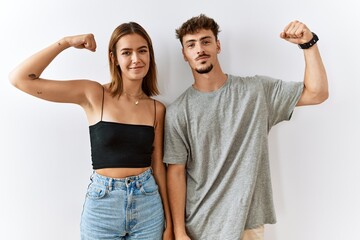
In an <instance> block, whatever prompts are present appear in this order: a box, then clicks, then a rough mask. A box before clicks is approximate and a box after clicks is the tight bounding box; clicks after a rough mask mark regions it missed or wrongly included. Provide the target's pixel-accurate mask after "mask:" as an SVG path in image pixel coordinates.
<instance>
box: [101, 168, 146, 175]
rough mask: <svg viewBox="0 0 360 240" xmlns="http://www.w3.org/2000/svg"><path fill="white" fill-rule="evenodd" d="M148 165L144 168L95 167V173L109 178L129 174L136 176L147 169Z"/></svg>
mask: <svg viewBox="0 0 360 240" xmlns="http://www.w3.org/2000/svg"><path fill="white" fill-rule="evenodd" d="M149 168H150V167H145V168H102V169H97V170H96V173H98V174H100V175H102V176H105V177H110V178H126V177H130V176H136V175H139V174H141V173H143V172H145V171H146V170H148V169H149Z"/></svg>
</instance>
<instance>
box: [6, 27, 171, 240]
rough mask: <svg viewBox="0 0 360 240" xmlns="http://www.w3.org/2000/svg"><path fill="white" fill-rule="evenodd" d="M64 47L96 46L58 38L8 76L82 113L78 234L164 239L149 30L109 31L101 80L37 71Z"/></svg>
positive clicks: (167, 235)
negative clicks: (87, 149) (87, 146)
mask: <svg viewBox="0 0 360 240" xmlns="http://www.w3.org/2000/svg"><path fill="white" fill-rule="evenodd" d="M70 47H74V48H78V49H87V50H90V51H95V50H96V42H95V39H94V36H93V34H84V35H77V36H69V37H64V38H62V39H61V40H59V41H58V42H56V43H53V44H51V45H50V46H48V47H46V48H45V49H43V50H41V51H40V52H38V53H36V54H34V55H33V56H31V57H30V58H28V59H26V60H25V61H24V62H23V63H22V64H20V65H19V66H18V67H16V68H15V69H14V70H13V71H12V73H11V74H10V80H11V82H12V84H13V85H14V86H15V87H17V88H18V89H20V90H21V91H24V92H26V93H28V94H31V95H33V96H35V97H38V98H41V99H44V100H48V101H53V102H63V103H75V104H78V105H80V106H81V107H82V108H83V109H84V111H85V113H86V116H87V119H88V122H89V128H90V129H89V130H90V140H91V155H92V165H93V169H94V172H93V174H92V176H91V183H90V185H89V187H88V190H87V194H86V200H85V203H84V209H83V213H82V217H81V239H84V240H85V239H86V240H89V239H94V240H95V239H96V240H99V239H151V240H155V239H171V238H172V222H171V217H170V210H169V204H168V198H167V192H166V182H165V181H166V169H165V166H164V164H163V161H162V156H163V124H164V115H165V106H164V105H163V104H162V103H160V102H159V101H156V100H154V99H152V98H151V96H154V95H157V94H158V93H159V92H158V89H157V79H156V64H155V58H154V51H153V46H152V42H151V39H150V37H149V35H148V34H147V32H146V31H145V30H144V29H143V28H142V27H141V26H140V25H139V24H137V23H135V22H129V23H124V24H121V25H119V26H118V27H117V28H116V29H115V30H114V32H113V33H112V36H111V39H110V43H109V49H108V58H109V64H110V73H111V81H110V82H109V83H107V84H104V85H101V84H100V83H98V82H95V81H91V80H85V79H83V80H69V81H55V80H48V79H44V78H41V77H40V75H41V73H42V72H43V71H44V69H45V68H46V67H47V66H48V65H49V64H50V63H51V62H52V60H53V59H54V58H55V57H56V56H58V54H60V53H61V52H62V51H64V50H65V49H68V48H70ZM165 221H166V222H165ZM165 226H166V227H165Z"/></svg>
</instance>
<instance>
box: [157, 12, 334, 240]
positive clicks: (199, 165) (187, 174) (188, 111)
mask: <svg viewBox="0 0 360 240" xmlns="http://www.w3.org/2000/svg"><path fill="white" fill-rule="evenodd" d="M218 32H219V26H218V25H217V23H216V22H215V21H214V20H213V19H212V18H209V17H207V16H205V15H203V14H201V15H199V16H197V17H193V18H191V19H189V20H188V21H186V22H185V23H184V24H183V25H182V26H181V27H180V28H179V29H177V30H176V33H177V37H178V38H179V40H180V42H181V44H182V47H183V49H182V53H183V55H184V59H185V61H187V62H188V63H189V66H190V68H191V70H192V73H193V76H194V84H193V85H192V86H191V87H189V88H188V89H187V90H186V91H185V92H184V93H183V94H182V95H181V96H179V97H178V98H177V99H176V100H175V101H174V102H173V103H172V104H171V105H170V106H169V107H168V109H167V113H166V120H165V156H164V162H165V163H167V164H168V191H169V201H170V206H171V212H172V216H173V223H174V233H175V236H176V239H192V240H203V239H206V240H207V239H225V240H234V239H252V240H253V239H263V236H264V228H263V225H264V224H271V223H275V222H276V219H275V213H274V206H273V200H272V190H271V182H270V170H269V156H268V155H269V154H268V133H269V131H270V129H271V127H272V126H274V125H275V124H277V123H279V122H281V121H284V120H289V119H290V118H291V114H292V112H293V110H294V108H295V106H303V105H313V104H319V103H321V102H323V101H325V100H326V99H327V98H328V86H327V85H328V84H327V77H326V72H325V68H324V66H323V63H322V60H321V57H320V53H319V50H318V46H317V44H316V42H317V40H318V38H317V36H316V34H314V33H312V32H311V31H310V30H309V29H308V28H307V26H306V25H305V24H303V23H301V22H299V21H294V22H291V23H289V24H288V25H287V26H286V27H285V29H284V31H283V32H282V33H281V34H280V37H281V38H283V39H285V40H287V41H289V42H291V43H294V44H299V47H300V48H303V49H304V50H303V51H304V57H305V63H306V67H305V76H304V82H286V81H281V80H277V79H272V78H269V77H265V76H254V77H238V76H233V75H230V74H225V73H224V72H223V71H222V70H221V66H220V63H219V61H218V57H217V55H218V54H219V53H220V51H221V46H220V41H219V40H218Z"/></svg>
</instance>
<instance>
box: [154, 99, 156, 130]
mask: <svg viewBox="0 0 360 240" xmlns="http://www.w3.org/2000/svg"><path fill="white" fill-rule="evenodd" d="M154 111H155V112H154V127H155V123H156V101H155V99H154Z"/></svg>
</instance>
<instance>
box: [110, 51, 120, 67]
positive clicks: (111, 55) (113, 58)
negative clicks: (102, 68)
mask: <svg viewBox="0 0 360 240" xmlns="http://www.w3.org/2000/svg"><path fill="white" fill-rule="evenodd" d="M110 58H111V61H112V62H113V63H114V64H115V65H116V66H119V63H118V61H117V59H116V58H115V56H114V53H113V52H110Z"/></svg>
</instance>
